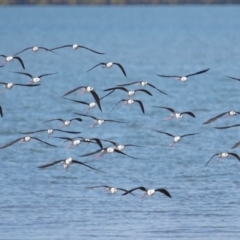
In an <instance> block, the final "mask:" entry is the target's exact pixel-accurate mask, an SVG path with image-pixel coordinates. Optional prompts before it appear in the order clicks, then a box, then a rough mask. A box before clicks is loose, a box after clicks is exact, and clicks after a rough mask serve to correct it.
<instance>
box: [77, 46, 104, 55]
mask: <svg viewBox="0 0 240 240" xmlns="http://www.w3.org/2000/svg"><path fill="white" fill-rule="evenodd" d="M78 47H79V48H85V49H87V50H89V51H91V52H94V53H97V54H106V53H100V52H97V51H94V50H92V49H90V48H87V47H84V46H79V45H78Z"/></svg>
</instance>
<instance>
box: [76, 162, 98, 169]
mask: <svg viewBox="0 0 240 240" xmlns="http://www.w3.org/2000/svg"><path fill="white" fill-rule="evenodd" d="M72 163H77V164H81V165H84V166H85V167H88V168H91V169H93V170H97V171H98V169H96V168H93V167H90V166H89V165H87V164H85V163H83V162H80V161H77V160H72Z"/></svg>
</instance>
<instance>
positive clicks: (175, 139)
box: [152, 129, 202, 147]
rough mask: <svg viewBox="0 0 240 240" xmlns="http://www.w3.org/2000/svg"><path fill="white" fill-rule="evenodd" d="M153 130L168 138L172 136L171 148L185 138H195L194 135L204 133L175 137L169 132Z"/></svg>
mask: <svg viewBox="0 0 240 240" xmlns="http://www.w3.org/2000/svg"><path fill="white" fill-rule="evenodd" d="M152 130H153V131H155V132H158V133H163V134H165V135H168V136H170V137H173V143H172V144H171V145H170V146H171V147H173V146H174V145H175V144H176V143H178V142H179V141H180V140H181V139H182V138H183V137H187V136H193V135H196V134H199V133H202V132H197V133H189V134H184V135H182V136H174V135H172V134H171V133H167V132H163V131H159V130H155V129H152Z"/></svg>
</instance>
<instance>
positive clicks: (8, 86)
mask: <svg viewBox="0 0 240 240" xmlns="http://www.w3.org/2000/svg"><path fill="white" fill-rule="evenodd" d="M0 84H3V85H4V86H3V89H2V90H1V91H0V93H2V92H3V91H4V90H5V89H8V90H10V89H12V88H13V86H21V87H37V86H39V85H40V84H21V83H11V82H9V83H7V82H0Z"/></svg>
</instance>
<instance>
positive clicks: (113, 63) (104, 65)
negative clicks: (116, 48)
mask: <svg viewBox="0 0 240 240" xmlns="http://www.w3.org/2000/svg"><path fill="white" fill-rule="evenodd" d="M100 65H102V66H103V68H111V67H112V66H113V65H116V66H118V67H119V68H120V69H121V71H122V72H123V74H124V75H125V76H127V74H126V72H125V70H124V68H123V66H122V65H121V64H120V63H115V62H108V63H104V62H101V63H98V64H97V65H95V66H93V67H92V68H90V69H89V70H88V71H87V72H89V71H91V70H92V69H94V68H95V67H98V66H100Z"/></svg>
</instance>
